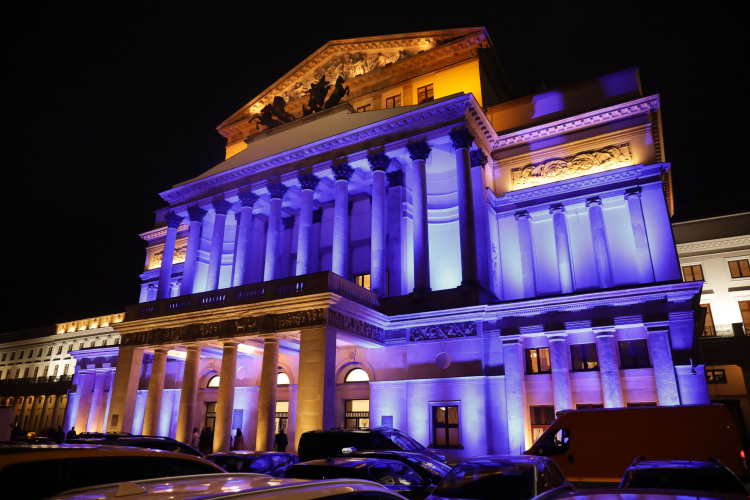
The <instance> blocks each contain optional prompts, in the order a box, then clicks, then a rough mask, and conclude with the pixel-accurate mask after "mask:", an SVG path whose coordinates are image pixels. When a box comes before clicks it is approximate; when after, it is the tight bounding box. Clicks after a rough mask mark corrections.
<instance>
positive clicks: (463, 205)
mask: <svg viewBox="0 0 750 500" xmlns="http://www.w3.org/2000/svg"><path fill="white" fill-rule="evenodd" d="M449 135H450V138H451V143H452V144H453V148H454V149H455V150H456V188H457V190H458V224H459V232H460V234H461V276H462V279H461V284H462V285H464V286H467V285H479V274H478V269H477V235H476V224H475V217H474V196H473V195H472V189H471V160H470V158H469V148H470V147H471V144H472V143H473V142H474V136H472V135H471V132H470V131H469V129H466V128H462V129H459V130H455V131H453V132H450V133H449Z"/></svg>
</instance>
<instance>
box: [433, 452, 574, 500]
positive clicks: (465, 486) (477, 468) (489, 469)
mask: <svg viewBox="0 0 750 500" xmlns="http://www.w3.org/2000/svg"><path fill="white" fill-rule="evenodd" d="M572 489H573V485H572V484H570V483H569V482H568V481H567V480H566V479H565V476H563V474H562V472H560V469H558V468H557V465H555V462H553V461H552V460H549V459H547V458H543V457H530V456H526V455H492V456H485V457H474V458H470V459H468V460H464V461H463V462H460V463H459V464H458V465H456V466H455V467H454V468H453V469H452V470H451V471H450V472H449V473H448V475H447V476H445V479H443V480H442V481H441V482H440V484H439V485H438V487H437V488H435V491H433V492H432V495H430V496H429V497H428V499H429V500H438V499H441V498H453V499H471V500H484V499H496V498H498V499H502V500H529V499H531V498H534V497H536V496H538V495H543V496H542V497H541V498H547V497H552V496H554V495H557V494H559V493H561V492H564V491H570V490H572Z"/></svg>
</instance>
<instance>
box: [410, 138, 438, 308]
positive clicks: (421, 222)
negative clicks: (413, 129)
mask: <svg viewBox="0 0 750 500" xmlns="http://www.w3.org/2000/svg"><path fill="white" fill-rule="evenodd" d="M406 149H408V150H409V157H410V158H411V167H412V175H413V179H414V183H413V185H412V186H411V195H412V210H413V235H414V236H413V238H414V244H413V249H414V291H415V292H418V293H419V292H429V291H430V290H431V288H430V238H429V233H428V221H427V174H426V170H425V162H426V161H427V158H428V157H429V156H430V151H432V150H431V149H430V146H429V145H428V144H427V141H420V142H416V143H414V144H407V145H406Z"/></svg>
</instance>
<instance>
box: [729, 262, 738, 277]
mask: <svg viewBox="0 0 750 500" xmlns="http://www.w3.org/2000/svg"><path fill="white" fill-rule="evenodd" d="M729 274H731V275H732V278H739V277H740V264H739V262H738V261H736V260H733V261H730V262H729Z"/></svg>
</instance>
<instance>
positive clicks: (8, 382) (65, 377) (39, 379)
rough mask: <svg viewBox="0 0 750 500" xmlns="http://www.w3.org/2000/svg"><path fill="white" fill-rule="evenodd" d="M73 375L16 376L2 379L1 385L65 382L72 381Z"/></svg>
mask: <svg viewBox="0 0 750 500" xmlns="http://www.w3.org/2000/svg"><path fill="white" fill-rule="evenodd" d="M72 381H73V375H62V376H60V377H36V378H28V377H27V378H16V379H5V380H0V385H41V384H63V383H71V382H72Z"/></svg>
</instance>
